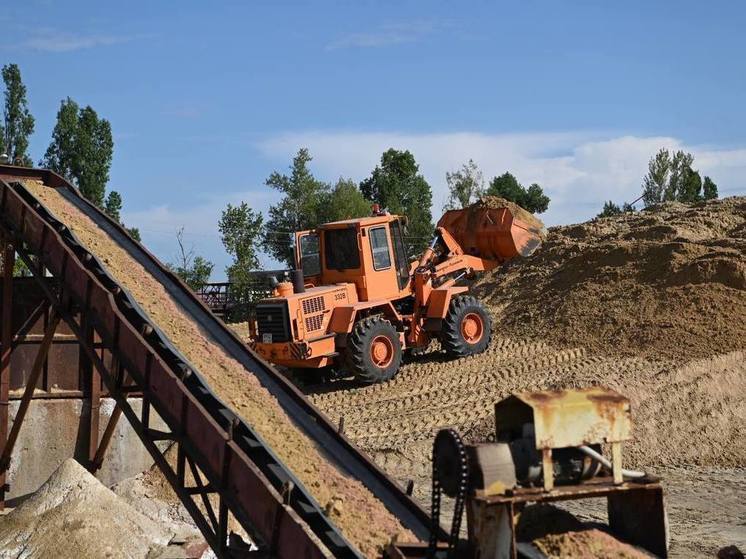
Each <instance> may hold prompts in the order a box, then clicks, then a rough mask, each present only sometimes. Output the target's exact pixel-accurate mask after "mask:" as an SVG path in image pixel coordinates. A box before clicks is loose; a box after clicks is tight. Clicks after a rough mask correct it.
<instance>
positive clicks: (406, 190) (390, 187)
mask: <svg viewBox="0 0 746 559" xmlns="http://www.w3.org/2000/svg"><path fill="white" fill-rule="evenodd" d="M360 190H361V191H362V193H363V196H365V198H367V199H368V200H371V201H372V202H376V203H378V204H380V206H381V208H384V209H387V210H389V211H390V212H391V213H393V214H401V215H405V216H407V218H408V226H407V237H406V245H407V250H408V252H409V255H410V256H415V255H417V254H419V253H420V252H422V250H424V248H425V247H426V246H427V244H428V243H429V242H430V240H431V239H432V236H433V229H434V227H433V223H432V214H431V206H432V196H433V194H432V189H431V188H430V185H429V184H428V183H427V181H426V180H425V178H424V177H423V176H422V175H421V174H420V173H419V166H418V165H417V163H416V161H415V159H414V156H413V155H412V154H411V153H410V152H409V151H398V150H395V149H393V148H391V149H389V150H388V151H385V152H384V153H383V155H382V156H381V164H380V165H379V166H376V168H375V169H374V170H373V172H372V173H371V176H370V177H368V178H367V179H365V180H364V181H363V182H361V183H360Z"/></svg>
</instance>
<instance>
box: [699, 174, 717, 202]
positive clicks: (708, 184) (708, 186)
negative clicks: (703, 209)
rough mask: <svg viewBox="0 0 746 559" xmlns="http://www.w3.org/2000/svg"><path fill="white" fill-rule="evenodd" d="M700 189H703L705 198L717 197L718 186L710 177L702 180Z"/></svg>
mask: <svg viewBox="0 0 746 559" xmlns="http://www.w3.org/2000/svg"><path fill="white" fill-rule="evenodd" d="M702 190H703V191H704V199H705V200H712V199H713V198H717V197H718V187H717V185H716V184H715V183H714V182H712V179H711V178H710V177H705V180H704V181H703V182H702Z"/></svg>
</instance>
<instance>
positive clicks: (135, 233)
mask: <svg viewBox="0 0 746 559" xmlns="http://www.w3.org/2000/svg"><path fill="white" fill-rule="evenodd" d="M125 229H127V233H129V236H130V237H132V238H133V239H135V240H136V241H137V242H138V243H141V242H142V238H141V237H140V229H138V228H137V227H125Z"/></svg>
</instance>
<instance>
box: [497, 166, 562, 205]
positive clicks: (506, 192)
mask: <svg viewBox="0 0 746 559" xmlns="http://www.w3.org/2000/svg"><path fill="white" fill-rule="evenodd" d="M487 195H488V196H499V197H500V198H505V199H506V200H509V201H511V202H515V203H516V204H518V205H519V206H520V207H522V208H523V209H525V210H528V211H529V212H531V213H535V214H540V213H543V212H545V211H547V208H548V207H549V201H550V200H549V197H548V196H546V195H545V194H544V190H542V188H541V186H539V185H538V184H536V183H533V184H532V185H531V186H529V187H528V188H525V187H524V186H523V185H522V184H521V183H519V182H518V179H516V178H515V176H513V174H512V173H508V172H506V173H504V174H502V175H500V176H499V177H495V178H494V179H492V180H491V181H490V186H489V188H487Z"/></svg>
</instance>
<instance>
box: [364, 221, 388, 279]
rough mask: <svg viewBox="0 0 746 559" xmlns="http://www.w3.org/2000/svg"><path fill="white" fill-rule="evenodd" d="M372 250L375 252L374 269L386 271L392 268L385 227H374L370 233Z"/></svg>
mask: <svg viewBox="0 0 746 559" xmlns="http://www.w3.org/2000/svg"><path fill="white" fill-rule="evenodd" d="M369 236H370V248H371V251H372V252H373V269H375V270H385V269H386V268H390V267H391V254H390V253H389V240H388V235H386V228H385V227H374V228H372V229H371V230H370V232H369Z"/></svg>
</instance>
